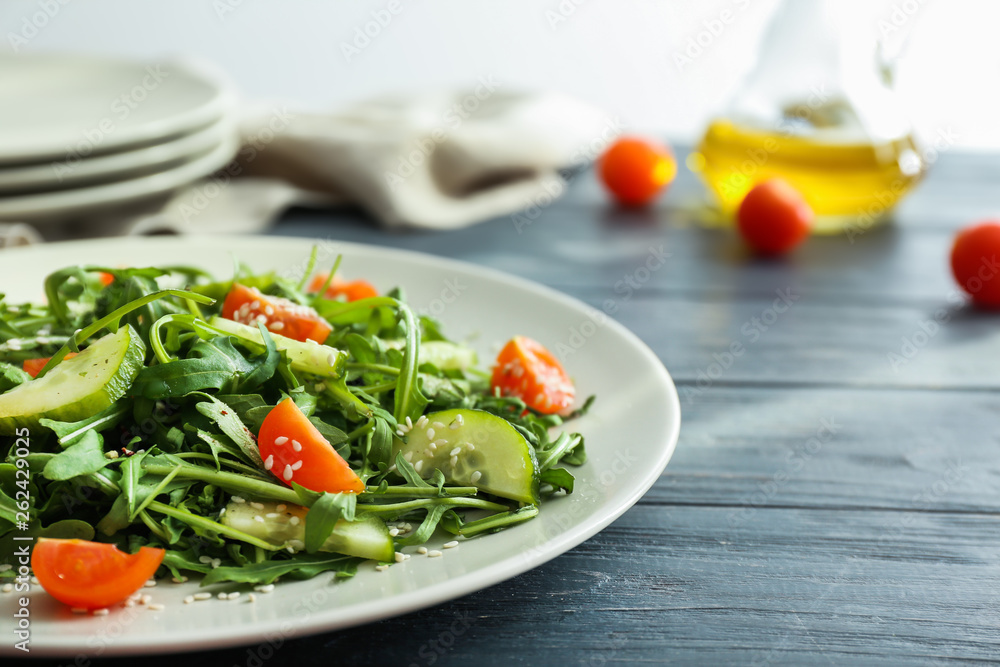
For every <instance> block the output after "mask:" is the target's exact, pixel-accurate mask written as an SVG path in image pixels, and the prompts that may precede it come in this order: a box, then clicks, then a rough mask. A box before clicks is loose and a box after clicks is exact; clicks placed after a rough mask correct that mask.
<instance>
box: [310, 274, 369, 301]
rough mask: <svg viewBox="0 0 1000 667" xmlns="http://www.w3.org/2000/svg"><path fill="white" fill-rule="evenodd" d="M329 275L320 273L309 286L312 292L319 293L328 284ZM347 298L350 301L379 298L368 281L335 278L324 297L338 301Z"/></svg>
mask: <svg viewBox="0 0 1000 667" xmlns="http://www.w3.org/2000/svg"><path fill="white" fill-rule="evenodd" d="M328 275H329V274H327V273H318V274H316V276H314V277H313V279H312V282H311V283H310V284H309V291H310V292H318V291H320V290H321V289H322V288H323V285H324V284H326V278H327V276H328ZM341 295H343V296H346V297H347V300H348V301H358V300H359V299H370V298H372V297H375V296H378V290H376V289H375V287H374V286H373V285H372V284H371V283H370V282H368V281H367V280H351V281H347V280H341V279H340V277H339V276H334V277H333V280H331V281H330V284H329V285H327V287H326V292H324V293H323V296H324V297H326V298H327V299H336V298H337V297H339V296H341Z"/></svg>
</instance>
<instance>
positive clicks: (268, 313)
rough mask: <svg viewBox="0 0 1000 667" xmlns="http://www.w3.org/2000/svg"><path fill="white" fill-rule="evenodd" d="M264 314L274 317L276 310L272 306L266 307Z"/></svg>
mask: <svg viewBox="0 0 1000 667" xmlns="http://www.w3.org/2000/svg"><path fill="white" fill-rule="evenodd" d="M264 312H265V313H266V314H267V315H269V316H270V315H274V308H272V307H271V306H264Z"/></svg>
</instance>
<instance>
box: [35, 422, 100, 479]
mask: <svg viewBox="0 0 1000 667" xmlns="http://www.w3.org/2000/svg"><path fill="white" fill-rule="evenodd" d="M109 463H111V461H110V460H109V459H107V458H105V457H104V438H102V437H101V436H100V434H98V433H97V432H96V431H86V432H85V433H84V434H83V435H82V436H80V438H79V440H78V441H77V442H76V443H75V444H73V445H70V446H69V447H68V448H66V449H65V450H64V451H62V452H60V453H59V454H56V455H55V456H53V457H52V458H51V459H49V462H48V463H46V464H45V469H44V470H42V475H43V476H44V477H45V478H46V479H50V480H63V479H71V478H73V477H80V476H82V475H89V474H91V473H94V472H97V471H98V470H100V469H101V468H103V467H104V466H106V465H108V464H109Z"/></svg>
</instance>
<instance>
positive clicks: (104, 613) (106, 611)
mask: <svg viewBox="0 0 1000 667" xmlns="http://www.w3.org/2000/svg"><path fill="white" fill-rule="evenodd" d="M110 613H111V611H110V610H109V609H108V608H107V607H104V608H103V609H95V610H94V616H107V615H108V614H110Z"/></svg>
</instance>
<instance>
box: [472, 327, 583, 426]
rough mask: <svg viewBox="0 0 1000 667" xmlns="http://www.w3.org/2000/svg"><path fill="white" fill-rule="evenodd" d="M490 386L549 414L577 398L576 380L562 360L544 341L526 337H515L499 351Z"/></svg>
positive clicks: (567, 406) (563, 408) (570, 403)
mask: <svg viewBox="0 0 1000 667" xmlns="http://www.w3.org/2000/svg"><path fill="white" fill-rule="evenodd" d="M490 386H491V388H493V389H494V390H495V389H496V388H499V389H500V393H501V394H503V395H504V396H517V397H518V398H520V399H521V400H522V401H524V402H525V403H527V404H528V407H530V408H531V409H533V410H536V411H537V412H541V413H542V414H547V415H550V414H554V413H556V412H562V411H563V410H566V409H567V408H569V407H570V406H571V405H573V400H574V399H575V398H576V388H575V387H574V386H573V381H572V380H570V379H569V376H568V375H566V371H565V370H563V367H562V364H560V363H559V360H558V359H556V358H555V357H554V356H553V355H552V353H551V352H549V351H548V350H547V349H545V347H544V346H543V345H542V344H541V343H538V342H536V341H534V340H532V339H530V338H526V337H525V336H515V337H514V338H512V339H510V341H509V342H508V343H507V344H506V345H505V346H504V348H503V349H502V350H501V351H500V355H499V356H498V357H497V363H496V365H495V366H494V367H493V378H492V380H491V381H490Z"/></svg>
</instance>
